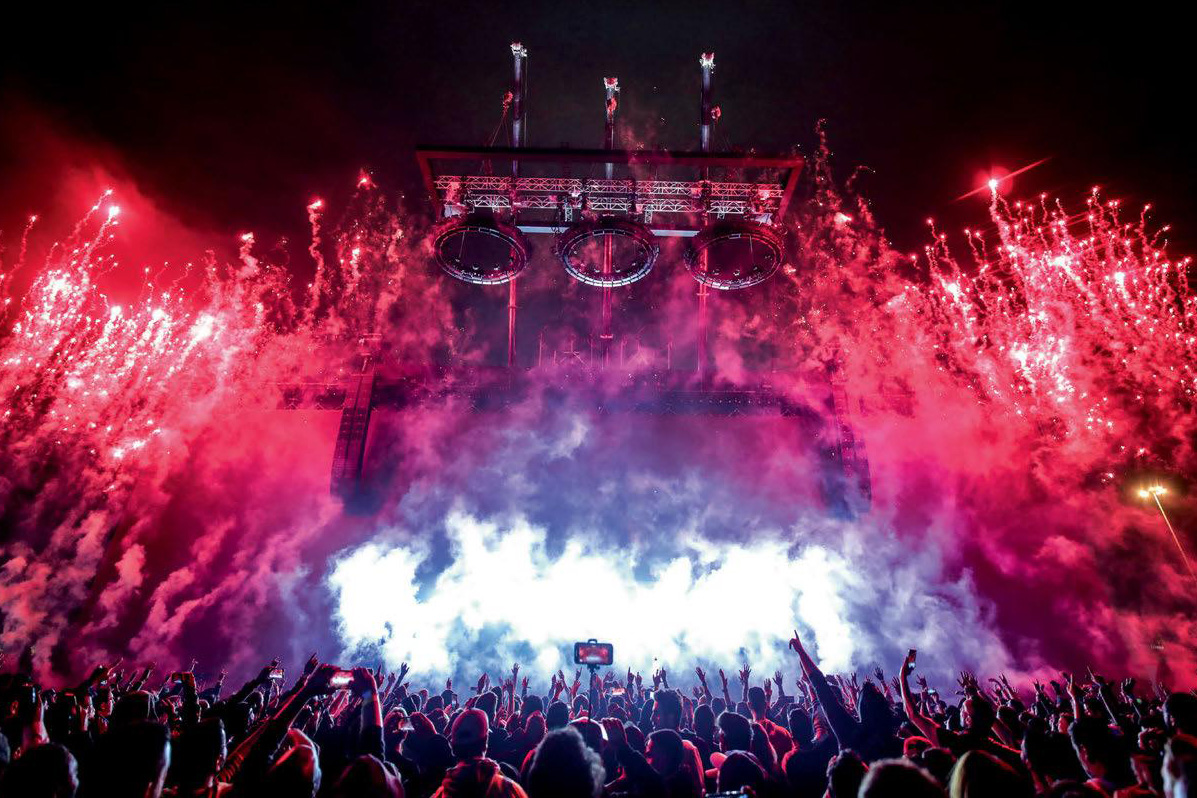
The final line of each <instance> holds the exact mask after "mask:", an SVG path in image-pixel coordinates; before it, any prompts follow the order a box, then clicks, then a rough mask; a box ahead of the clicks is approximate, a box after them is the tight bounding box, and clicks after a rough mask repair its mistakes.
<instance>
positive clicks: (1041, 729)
mask: <svg viewBox="0 0 1197 798" xmlns="http://www.w3.org/2000/svg"><path fill="white" fill-rule="evenodd" d="M1022 761H1023V764H1024V765H1026V766H1027V769H1028V770H1030V771H1031V773H1032V774H1033V775H1034V776H1035V777H1036V778H1037V779H1039V780H1040V782H1041V783H1042V784H1045V785H1046V784H1052V783H1055V782H1057V781H1066V780H1078V779H1079V780H1084V776H1085V772H1084V770H1082V769H1081V763H1080V760H1078V759H1077V756H1076V751H1075V750H1073V747H1072V742H1071V741H1070V740H1069V739H1068V736H1067V735H1065V734H1060V733H1059V732H1057V731H1047V730H1046V726H1045V725H1041V724H1034V725H1032V726H1031V727H1030V728H1028V729H1027V733H1026V735H1025V736H1024V737H1023V738H1022Z"/></svg>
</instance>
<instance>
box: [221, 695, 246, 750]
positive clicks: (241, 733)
mask: <svg viewBox="0 0 1197 798" xmlns="http://www.w3.org/2000/svg"><path fill="white" fill-rule="evenodd" d="M221 717H222V718H224V733H225V735H226V736H227V737H228V739H229V740H230V741H234V742H239V741H240V740H241V739H242V738H244V737H245V734H246V732H248V731H249V727H250V725H251V724H253V722H254V711H253V708H252V707H250V705H249V704H246V703H244V702H240V703H237V704H233V705H232V706H230V707H228V708H227V709H225V711H224V713H223V714H222V715H221Z"/></svg>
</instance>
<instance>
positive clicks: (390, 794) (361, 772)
mask: <svg viewBox="0 0 1197 798" xmlns="http://www.w3.org/2000/svg"><path fill="white" fill-rule="evenodd" d="M471 711H474V710H471ZM478 714H480V715H483V717H485V714H483V713H481V712H479V713H478ZM333 796H335V798H403V784H402V783H401V782H400V781H399V773H398V771H396V770H395V766H394V765H392V764H391V763H390V762H383V761H382V760H380V759H378V758H377V757H375V756H371V755H370V754H366V755H364V756H359V757H358V758H357V759H355V760H353V761H352V762H350V763H349V764H348V765H347V766H346V767H345V770H344V772H342V773H341V778H339V779H337V784H336V787H334V788H333Z"/></svg>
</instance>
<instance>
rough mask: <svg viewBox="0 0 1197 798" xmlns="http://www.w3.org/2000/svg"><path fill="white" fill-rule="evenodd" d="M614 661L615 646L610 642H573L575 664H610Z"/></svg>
mask: <svg viewBox="0 0 1197 798" xmlns="http://www.w3.org/2000/svg"><path fill="white" fill-rule="evenodd" d="M614 661H615V647H614V646H612V645H611V644H610V643H598V642H596V641H594V640H588V641H586V642H585V643H574V664H576V665H610V664H611V663H612V662H614Z"/></svg>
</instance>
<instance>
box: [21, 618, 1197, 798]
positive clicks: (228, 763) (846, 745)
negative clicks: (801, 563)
mask: <svg viewBox="0 0 1197 798" xmlns="http://www.w3.org/2000/svg"><path fill="white" fill-rule="evenodd" d="M790 646H791V648H792V649H793V651H794V654H795V655H796V661H795V666H796V667H795V674H796V678H792V679H791V681H790V683H789V685H788V687H789V688H790V689H789V692H787V684H786V679H785V678H784V677H783V675H782V673H781V672H780V671H778V672H776V673H774V674H772V675H771V676H768V677H765V678H760V677H759V676H758V677H754V675H753V672H752V669H751V668H750V667H749V666H747V665H745V666H744V667H743V668H742V669H740V670H739V672H738V673H732V674H731V677H732V678H731V679H729V678H728V676H727V674H725V673H724V671H722V670H720V671H718V678H717V681H716V678H715V675H714V674H708V673H706V672H705V671H704V670H703V669H702V668H695V669H694V670H693V672H692V673H687V674H685V681H686V682H687V684H686V686H685V688H684V689H679V685H678V682H679V681H680V680H678V679H676V678H675V683H674V685H672V686H671V684H670V674H669V672H667V671H666V670H664V669H662V670H659V671H657V672H655V673H652V674H651V678H650V679H649V680H645V679H644V678H643V677H642V676H641V675H640V674H639V673H635V672H633V671H631V670H628V671H626V673H622V672H621V673H616V672H615V671H614V670H611V669H606V670H605V672H600V670H598V669H596V670H591V671H589V672H587V671H586V670H584V669H577V670H576V671H575V672H574V675H573V679H572V680H571V679H569V678H567V676H566V674H565V672H564V671H558V672H557V673H556V674H555V675H554V676H552V677H551V679H550V683H549V685H548V689H547V691H546V692H543V693H541V692H540V691H538V690H535V689H533V685H532V684H530V681H529V679H528V678H527V677H526V676H525V677H521V676H520V669H519V666H518V665H516V666H513V667H512V669H511V671H510V672H509V673H507V674H504V676H503V677H502V678H501V679H499V680H496V681H495V682H494V683H492V681H491V678H490V677H489V676H488V675H485V674H484V675H482V676H481V677H480V678H479V679H478V681H477V682H476V683H474V684H471V685H470V686H469V687H468V688H466V689H463V690H462V691H461V693H460V694H459V692H458V691H457V689H455V687H454V685H453V682H452V680H449V681H448V682H446V683H445V684H443V685H441V684H437V685H435V686H425V687H416V686H413V685H412V684H410V683H409V682H408V681H407V675H408V667H407V665H406V664H404V665H402V666H401V667H400V668H399V670H398V671H396V672H391V673H386V672H385V671H384V669H382V668H381V667H379V668H369V667H360V666H359V667H354V668H352V669H349V670H342V669H340V668H338V667H337V666H334V665H330V664H322V663H320V662H319V661H318V660H317V658H316V656H315V655H313V656H312V658H311V659H310V660H309V661H308V662H307V663H306V664H305V665H304V667H303V668H302V671H301V672H300V674H299V675H298V678H295V677H294V676H292V677H291V678H287V675H286V674H285V672H284V671H283V670H282V669H281V668H279V663H278V662H277V661H276V662H272V663H269V664H268V665H266V667H264V668H263V669H262V671H261V673H259V674H258V675H257V676H256V677H255V678H253V679H251V680H250V681H248V682H247V683H246V684H245V685H243V686H242V687H241V688H240V689H239V690H237V691H236V692H234V693H232V694H226V692H225V689H224V681H225V674H224V673H222V674H221V675H220V676H219V677H218V678H216V679H214V680H211V681H212V683H211V684H207V685H205V684H201V683H200V682H199V681H197V677H196V674H195V665H196V664H195V663H192V666H191V668H189V669H188V670H186V671H180V672H171V673H169V674H166V677H165V679H164V680H162V681H161V682H159V679H161V676H156V675H155V673H154V667H153V666H152V665H151V666H147V667H144V668H138V669H136V670H128V671H127V672H125V671H122V670H120V669H119V663H118V665H116V666H112V667H105V666H101V667H97V668H96V669H95V670H94V671H93V672H92V674H91V676H90V677H89V678H88V679H87V680H85V681H84V682H83V683H81V684H78V685H75V686H72V687H66V688H54V687H50V686H46V685H41V684H38V683H37V682H36V681H35V680H34V679H32V678H31V677H30V675H29V674H28V673H26V672H22V671H24V670H27V669H25V668H20V667H18V668H15V669H10V671H9V672H4V673H0V697H2V698H3V703H2V705H0V717H2V720H0V797H2V798H25V796H37V797H38V798H71V796H82V798H100V797H103V798H125V797H126V796H127V797H128V798H147V797H149V798H157V796H162V795H166V796H180V797H182V796H187V797H188V798H201V797H202V798H215V797H216V796H223V797H228V798H239V797H240V796H278V798H313V796H337V797H338V798H340V797H341V796H344V797H345V798H350V797H351V796H363V797H364V798H374V797H375V796H377V797H378V798H384V797H391V798H393V797H394V796H408V797H409V798H429V796H434V797H435V798H473V797H474V796H477V797H478V798H511V797H513V796H515V797H518V796H525V795H526V796H531V798H549V797H554V796H560V797H561V798H567V797H569V796H579V798H597V797H598V796H644V797H645V798H650V797H651V798H656V797H660V798H697V797H698V796H712V795H725V794H726V795H730V794H735V795H745V794H746V795H755V796H763V797H766V798H768V797H769V796H778V797H779V798H780V797H781V796H796V797H798V798H807V797H809V798H820V797H821V796H828V798H846V797H847V796H861V797H862V798H890V797H891V796H892V797H895V798H896V797H899V796H911V797H912V798H922V797H923V796H926V797H927V798H934V796H940V797H941V798H942V797H943V796H951V798H987V797H988V796H1003V797H1006V796H1009V797H1011V798H1019V797H1021V796H1027V797H1028V798H1029V797H1030V796H1050V797H1051V798H1082V797H1092V798H1100V796H1108V797H1109V798H1132V797H1135V798H1137V797H1139V796H1167V798H1187V796H1190V795H1193V796H1197V786H1191V785H1197V695H1194V694H1193V693H1190V692H1168V691H1167V689H1166V688H1165V687H1164V686H1163V685H1161V684H1158V683H1155V684H1152V685H1150V687H1149V688H1148V687H1140V686H1138V685H1137V684H1136V682H1135V681H1134V680H1133V679H1124V680H1122V681H1120V682H1116V681H1111V680H1107V679H1105V678H1103V677H1102V676H1101V675H1099V674H1096V673H1093V672H1092V671H1090V672H1089V673H1087V674H1086V675H1084V676H1080V675H1075V674H1070V673H1062V674H1060V676H1059V678H1058V679H1055V680H1051V681H1049V682H1048V683H1047V684H1041V683H1039V682H1035V683H1033V684H1029V685H1020V686H1015V685H1014V684H1012V683H1011V682H1010V680H1009V679H1007V678H1006V677H1005V676H1004V675H995V676H993V677H991V678H986V679H982V678H980V677H978V676H976V675H974V674H972V673H968V672H964V673H961V674H960V676H959V680H958V684H955V685H953V686H952V688H951V689H950V691H949V690H948V689H947V688H945V689H944V692H943V693H942V694H941V693H940V692H939V691H938V690H937V689H935V688H934V687H932V686H930V685H929V684H928V682H927V680H926V679H924V678H923V677H922V676H916V674H915V671H916V660H917V652H915V651H913V650H912V651H911V652H910V653H909V654H908V655H907V657H906V659H905V661H904V662H903V663H902V665H901V667H900V669H899V670H898V673H897V674H896V675H893V676H891V677H889V678H887V677H886V675H885V673H884V672H883V671H882V670H881V669H880V668H878V669H877V670H875V671H874V672H873V673H872V674H870V675H868V676H865V677H864V679H863V680H862V679H860V678H859V676H858V675H857V674H855V673H853V674H851V675H833V674H824V673H823V672H822V671H821V670H820V668H819V666H818V664H817V663H816V662H815V660H814V659H813V658H812V657H811V656H810V655H809V654H808V652H807V651H806V648H805V647H804V646H803V644H802V641H801V640H800V639H799V636H798V634H797V633H796V632H795V634H794V638H793V640H791V641H790ZM912 680H913V683H912ZM733 685H734V687H733ZM733 689H734V694H733ZM1190 791H1192V792H1190Z"/></svg>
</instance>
